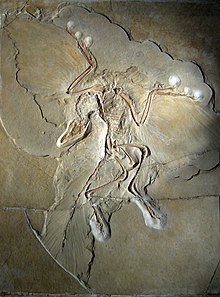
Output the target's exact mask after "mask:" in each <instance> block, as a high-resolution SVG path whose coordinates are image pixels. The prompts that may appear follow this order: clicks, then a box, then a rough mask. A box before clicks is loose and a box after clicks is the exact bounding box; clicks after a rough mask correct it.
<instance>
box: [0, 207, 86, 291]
mask: <svg viewBox="0 0 220 297" xmlns="http://www.w3.org/2000/svg"><path fill="white" fill-rule="evenodd" d="M35 221H37V220H35ZM0 225H1V229H0V251H1V253H0V263H1V265H0V292H3V291H6V292H15V294H16V292H35V293H48V292H50V293H63V292H69V293H72V294H76V293H81V294H83V293H85V291H84V289H83V288H82V287H81V286H80V285H79V284H78V282H77V281H75V280H74V279H73V278H72V277H71V276H70V275H69V274H67V273H66V272H65V271H64V270H63V269H62V268H60V267H59V266H58V265H57V264H56V263H55V262H54V261H53V260H52V258H51V257H50V256H49V254H47V253H46V252H45V250H44V249H42V247H41V245H40V244H39V242H38V241H37V240H36V238H35V237H34V235H33V233H32V232H31V230H30V228H29V226H28V224H27V221H26V219H25V215H24V213H23V211H0Z"/></svg>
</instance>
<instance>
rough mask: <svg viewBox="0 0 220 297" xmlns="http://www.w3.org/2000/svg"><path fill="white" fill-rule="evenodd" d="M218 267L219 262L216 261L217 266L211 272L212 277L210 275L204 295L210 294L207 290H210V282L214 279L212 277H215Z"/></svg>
mask: <svg viewBox="0 0 220 297" xmlns="http://www.w3.org/2000/svg"><path fill="white" fill-rule="evenodd" d="M219 266H220V260H219V261H218V264H217V266H216V268H215V270H214V272H213V275H212V277H211V279H210V281H209V284H208V287H207V289H206V292H205V294H211V292H210V293H209V290H210V287H211V285H212V281H213V279H214V277H215V275H216V272H217V270H218V267H219Z"/></svg>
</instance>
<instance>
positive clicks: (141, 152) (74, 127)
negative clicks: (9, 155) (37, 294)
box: [1, 6, 220, 288]
mask: <svg viewBox="0 0 220 297" xmlns="http://www.w3.org/2000/svg"><path fill="white" fill-rule="evenodd" d="M2 44H3V46H2V61H3V63H2V70H1V71H2V73H1V76H2V98H1V122H2V125H3V127H4V128H5V130H6V132H7V134H8V136H9V137H10V138H11V139H12V140H13V141H14V143H15V144H16V145H17V146H18V147H19V148H21V149H23V150H25V151H26V152H28V153H30V154H33V155H38V156H46V155H47V156H50V157H52V158H57V161H58V167H57V170H56V173H55V175H54V188H55V202H54V204H53V205H52V206H51V207H50V209H48V211H46V212H45V223H44V227H43V229H42V231H41V232H40V233H38V232H36V231H35V230H34V228H33V227H32V225H31V219H30V218H28V216H27V219H28V222H29V224H30V226H31V228H32V230H33V232H34V233H35V235H36V237H37V238H38V239H39V241H40V242H41V244H42V245H43V246H44V247H45V249H46V250H47V251H48V252H49V254H50V255H51V256H52V257H53V258H54V259H55V260H56V261H57V263H58V264H59V265H61V266H62V267H63V268H64V269H65V270H66V271H67V272H69V273H70V274H71V275H73V276H74V277H75V278H77V279H78V280H79V281H80V283H81V284H82V285H83V286H85V287H86V288H89V277H90V271H91V267H92V263H93V261H94V241H95V240H97V241H100V242H103V241H105V240H108V239H109V238H110V237H111V229H110V219H111V216H112V213H114V212H116V211H117V210H119V209H120V208H121V207H122V206H123V204H125V203H128V202H132V203H134V204H135V205H136V206H137V207H138V208H139V209H140V214H142V215H143V218H144V222H145V224H146V226H148V227H151V228H154V229H162V228H163V227H164V226H165V225H166V221H167V217H166V214H164V213H163V212H162V211H161V210H160V207H159V203H158V201H157V200H156V199H157V197H150V195H149V193H148V187H149V186H150V185H152V184H153V183H154V182H155V181H156V180H158V178H159V173H160V171H161V170H163V168H165V167H166V166H167V167H168V168H169V170H168V171H169V172H172V171H175V170H177V171H178V170H179V171H178V173H176V172H175V174H174V176H175V177H177V176H180V175H181V174H182V176H183V178H185V179H187V178H188V179H190V178H191V177H192V176H194V175H195V174H197V173H198V172H199V170H200V169H203V170H209V169H210V168H214V167H215V166H216V164H217V163H218V159H215V158H213V160H214V161H213V162H212V164H211V165H210V164H207V166H205V168H203V167H204V166H203V167H202V166H201V168H200V162H199V161H196V160H198V158H201V156H202V155H203V154H205V153H206V152H209V153H210V152H212V151H217V150H218V149H219V147H220V139H219V132H218V125H219V116H218V114H217V113H215V112H214V111H213V108H212V107H213V105H212V100H211V99H212V98H213V92H212V90H211V88H210V87H209V86H208V85H207V84H206V83H205V82H204V79H203V75H202V73H201V71H200V69H199V67H198V66H197V65H195V64H194V63H191V62H183V61H179V60H173V59H172V58H171V57H170V56H169V55H167V54H166V53H163V52H162V51H161V50H160V48H159V47H158V46H157V45H156V44H155V43H153V42H151V41H148V40H146V41H145V42H142V43H141V42H136V41H131V40H129V38H128V35H127V34H126V32H125V31H124V30H123V29H122V28H121V27H119V26H117V25H115V24H113V23H111V22H110V21H109V20H108V19H107V18H106V17H104V16H102V15H99V14H97V13H94V12H90V11H88V10H86V9H84V8H80V7H75V6H65V7H62V8H61V9H59V10H58V11H57V13H56V14H55V15H53V16H52V17H51V18H47V19H46V20H43V19H42V20H41V21H39V20H37V19H36V18H34V17H33V16H29V15H28V14H25V13H22V14H20V15H19V16H17V17H16V18H14V19H12V20H11V21H8V22H7V21H6V22H5V26H4V27H3V29H2ZM207 162H208V161H207ZM202 163H203V159H201V164H202ZM208 163H209V162H208ZM193 164H196V166H197V167H198V169H195V167H193V168H194V169H193V168H192V166H193ZM187 166H188V167H187ZM190 166H191V167H190ZM181 170H182V173H181ZM179 172H180V173H179ZM178 174H179V175H178ZM155 232H157V231H155Z"/></svg>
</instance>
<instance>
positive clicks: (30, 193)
mask: <svg viewBox="0 0 220 297" xmlns="http://www.w3.org/2000/svg"><path fill="white" fill-rule="evenodd" d="M0 143H1V145H0V184H1V187H0V207H2V206H4V207H24V208H40V209H44V208H48V207H49V206H50V205H51V204H52V203H53V201H54V188H53V175H54V172H55V170H56V167H57V164H56V160H54V159H49V158H43V157H33V156H31V155H28V154H26V153H24V152H23V151H18V150H17V149H16V147H15V145H14V144H13V143H12V142H10V141H9V139H8V137H7V135H6V134H5V131H4V130H3V128H1V127H0Z"/></svg>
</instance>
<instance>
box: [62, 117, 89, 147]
mask: <svg viewBox="0 0 220 297" xmlns="http://www.w3.org/2000/svg"><path fill="white" fill-rule="evenodd" d="M89 124H90V122H88V123H87V124H86V125H80V124H77V123H76V121H75V120H72V121H69V122H68V123H67V127H66V130H65V131H64V132H63V133H62V134H61V135H60V137H59V138H58V139H57V142H56V145H57V147H67V146H70V145H74V144H75V143H76V142H78V141H80V140H82V139H83V138H84V136H85V134H86V132H87V131H88V127H89Z"/></svg>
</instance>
